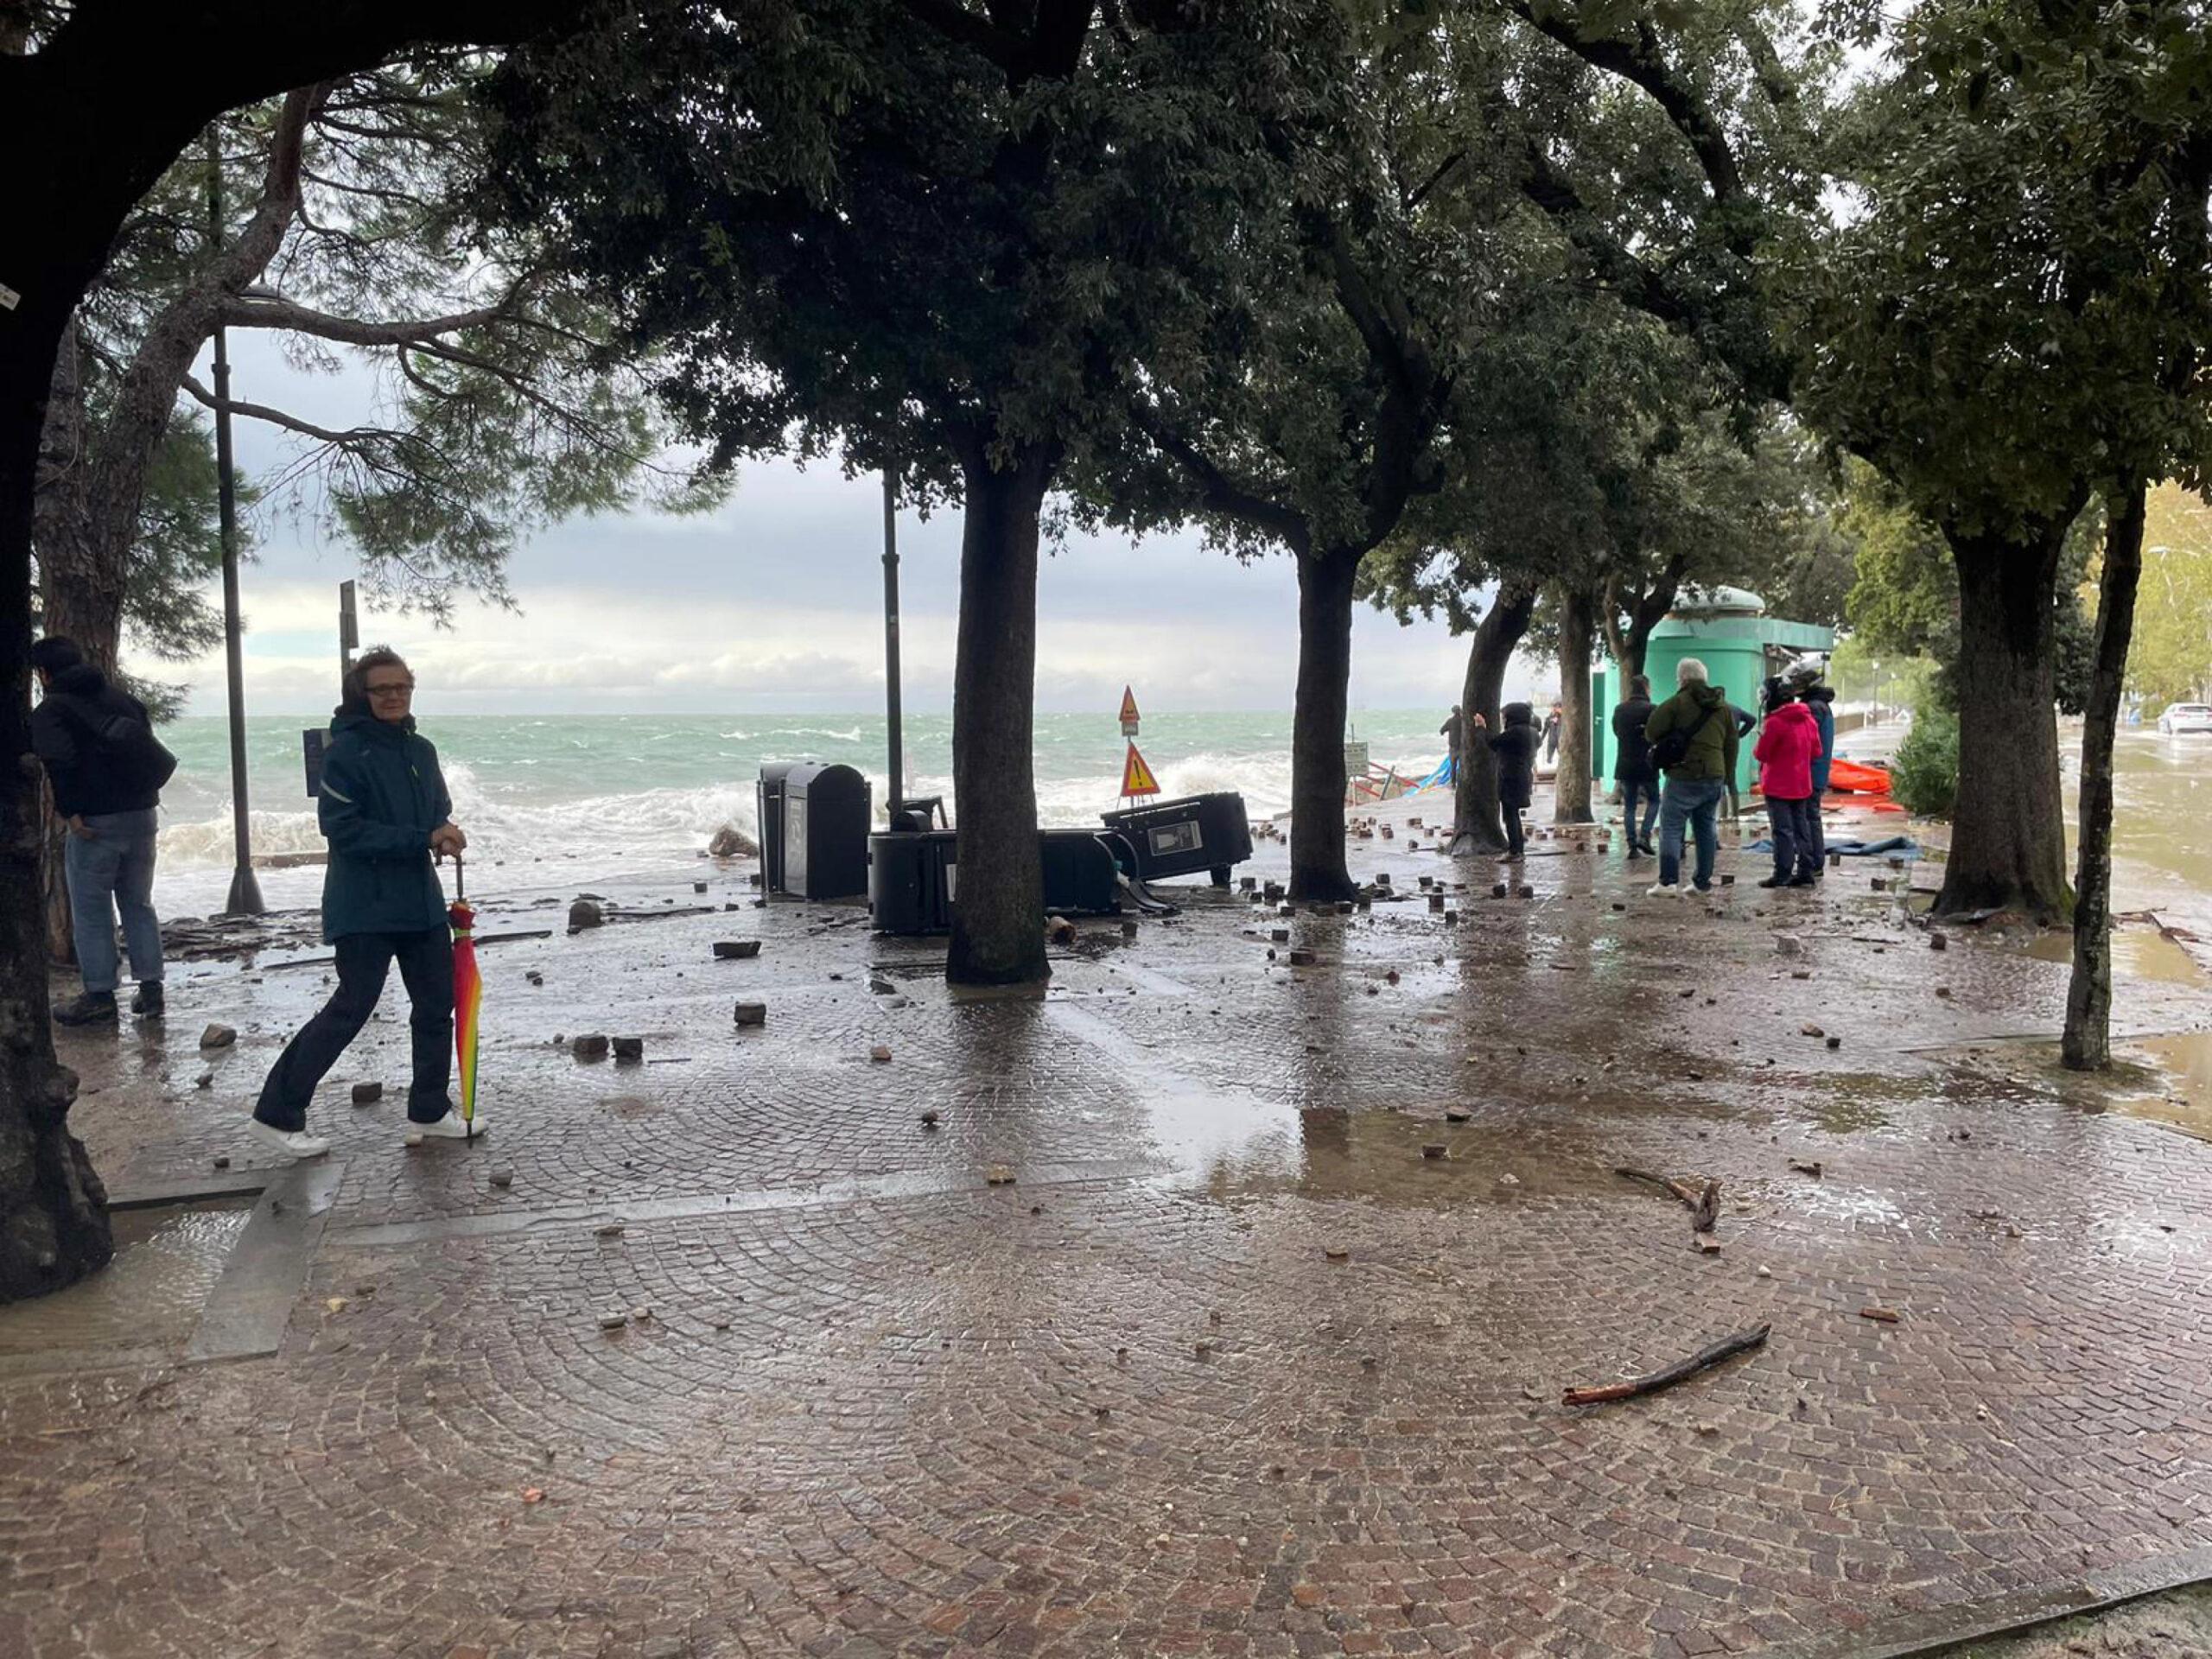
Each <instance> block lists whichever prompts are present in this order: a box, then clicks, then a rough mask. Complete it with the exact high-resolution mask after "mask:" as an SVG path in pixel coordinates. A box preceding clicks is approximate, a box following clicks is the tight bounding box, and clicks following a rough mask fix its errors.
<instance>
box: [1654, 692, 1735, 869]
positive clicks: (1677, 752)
mask: <svg viewBox="0 0 2212 1659" xmlns="http://www.w3.org/2000/svg"><path fill="white" fill-rule="evenodd" d="M1675 686H1676V688H1677V690H1675V695H1674V696H1671V697H1669V698H1668V699H1667V701H1666V702H1662V703H1661V704H1660V705H1659V706H1658V707H1657V708H1656V709H1653V710H1652V711H1651V717H1650V719H1649V720H1647V721H1645V722H1644V725H1643V735H1644V740H1645V741H1646V742H1648V743H1649V745H1650V746H1651V761H1652V765H1653V766H1655V767H1656V769H1657V770H1659V771H1661V772H1665V773H1666V775H1667V787H1666V791H1665V793H1664V794H1663V795H1662V796H1661V798H1660V804H1659V880H1658V881H1657V882H1656V884H1655V885H1654V886H1652V887H1649V888H1648V889H1647V890H1646V891H1647V892H1649V893H1650V894H1651V895H1652V896H1654V897H1668V898H1671V897H1677V896H1679V895H1680V894H1681V890H1682V888H1681V872H1682V839H1683V829H1684V826H1685V825H1687V826H1688V828H1689V829H1690V830H1691V831H1692V832H1693V833H1694V835H1695V836H1696V839H1697V873H1696V875H1695V877H1694V885H1695V886H1696V887H1697V890H1698V891H1699V892H1700V893H1709V892H1711V891H1712V890H1713V863H1714V861H1715V860H1716V859H1718V857H1719V853H1720V825H1719V809H1720V803H1721V801H1722V800H1723V799H1724V798H1726V796H1727V793H1728V779H1731V778H1732V777H1734V776H1735V774H1736V721H1735V718H1734V716H1733V715H1732V713H1731V712H1730V710H1729V708H1728V699H1727V698H1726V697H1725V696H1722V695H1721V694H1720V692H1719V690H1718V689H1717V688H1716V687H1714V686H1713V685H1711V684H1709V683H1707V677H1706V671H1705V664H1704V663H1702V662H1700V660H1699V659H1698V658H1694V657H1685V658H1682V660H1681V662H1680V663H1678V664H1675Z"/></svg>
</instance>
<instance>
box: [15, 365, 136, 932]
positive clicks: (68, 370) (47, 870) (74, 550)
mask: <svg viewBox="0 0 2212 1659" xmlns="http://www.w3.org/2000/svg"><path fill="white" fill-rule="evenodd" d="M79 351H80V347H79V340H78V334H77V329H76V325H75V324H74V323H72V324H71V325H70V327H68V328H67V330H65V331H64V332H63V334H62V337H61V347H60V350H59V351H58V352H56V353H54V378H53V379H52V380H51V381H50V382H49V383H48V391H47V404H46V419H45V422H44V423H43V425H42V426H41V429H40V435H39V466H38V484H37V493H36V495H35V497H34V499H33V502H32V506H31V537H32V540H33V543H34V544H35V546H36V548H37V550H38V582H39V610H40V618H39V629H40V632H42V633H58V634H60V635H61V636H63V637H64V638H66V639H74V640H76V641H77V642H78V643H79V645H82V646H83V647H84V649H85V652H86V656H87V657H89V658H92V660H93V662H94V663H95V664H97V665H98V666H99V667H100V668H101V669H103V670H107V671H112V670H113V669H114V667H115V653H116V641H117V637H118V635H119V634H120V633H121V632H122V626H123V620H122V612H123V593H122V583H121V581H120V580H119V579H118V582H116V583H115V584H114V588H115V592H114V603H113V605H112V606H111V607H109V606H104V605H102V604H100V603H99V596H100V590H101V588H103V587H104V586H105V584H102V583H100V582H98V581H97V580H96V577H97V572H98V564H99V562H98V561H97V560H96V559H95V558H94V556H93V555H92V550H91V548H90V546H89V545H88V544H87V538H88V537H90V536H91V535H92V533H93V519H94V498H95V495H96V491H95V489H94V487H93V483H92V474H93V466H92V453H91V449H92V439H91V435H90V432H89V429H88V427H87V423H86V414H85V383H84V376H83V373H82V365H81V360H80V357H79ZM125 556H128V552H127V549H126V553H125ZM104 613H111V620H107V622H106V625H105V627H103V626H101V620H102V617H103V614H104ZM103 645H105V648H104V649H103ZM40 817H41V822H42V823H44V825H45V836H44V850H43V862H42V865H41V874H40V880H41V886H42V893H41V899H42V902H43V904H44V906H45V912H46V951H47V957H48V961H50V962H52V963H54V964H55V965H56V966H58V967H67V966H68V965H69V964H71V963H73V962H75V961H76V959H77V951H76V938H75V934H74V927H73V922H72V920H71V918H70V914H69V887H68V883H67V880H66V879H65V877H64V875H63V874H62V864H61V858H62V849H63V846H64V844H65V842H66V840H67V835H68V830H67V827H66V826H65V825H64V824H63V823H62V822H61V820H60V817H57V816H56V815H55V813H54V803H53V798H52V797H51V795H50V794H48V793H46V792H45V791H41V807H40Z"/></svg>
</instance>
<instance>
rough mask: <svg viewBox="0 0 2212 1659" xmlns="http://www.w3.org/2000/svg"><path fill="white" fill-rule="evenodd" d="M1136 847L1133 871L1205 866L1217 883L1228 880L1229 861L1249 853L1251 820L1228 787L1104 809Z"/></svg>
mask: <svg viewBox="0 0 2212 1659" xmlns="http://www.w3.org/2000/svg"><path fill="white" fill-rule="evenodd" d="M1103 817H1104V819H1105V822H1106V826H1107V828H1109V829H1118V830H1119V831H1121V833H1122V835H1124V836H1128V839H1129V844H1130V845H1131V846H1133V847H1135V849H1136V853H1137V876H1138V879H1139V880H1145V881H1156V880H1160V879H1161V878H1162V877H1164V876H1170V875H1195V874H1197V873H1198V871H1200V870H1204V871H1205V872H1206V874H1209V875H1211V877H1212V878H1213V884H1214V886H1216V887H1227V886H1228V885H1229V872H1230V868H1231V867H1232V866H1235V865H1237V864H1241V863H1243V861H1245V860H1246V859H1248V858H1249V857H1251V856H1252V825H1251V821H1250V820H1249V818H1248V817H1246V816H1245V812H1244V798H1243V796H1242V795H1238V794H1236V793H1234V792H1233V791H1223V792H1221V793H1219V794H1214V795H1186V796H1185V797H1183V798H1182V799H1180V800H1175V801H1154V803H1152V804H1150V805H1148V806H1137V807H1131V808H1129V809H1128V810H1126V811H1122V812H1108V813H1106V814H1104V815H1103Z"/></svg>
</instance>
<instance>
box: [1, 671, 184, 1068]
mask: <svg viewBox="0 0 2212 1659" xmlns="http://www.w3.org/2000/svg"><path fill="white" fill-rule="evenodd" d="M30 658H31V670H32V672H33V673H35V675H36V676H37V677H38V683H39V690H40V691H41V696H40V699H39V705H38V707H37V708H35V709H33V710H32V711H31V749H32V752H33V753H35V754H36V755H37V756H38V758H39V760H41V762H42V763H43V764H44V765H45V767H46V776H47V781H48V783H49V784H50V785H52V786H53V789H54V810H55V811H57V812H59V813H60V815H61V816H62V817H63V818H64V819H66V820H67V823H68V825H69V839H68V842H67V847H66V848H65V849H64V851H63V854H62V871H63V874H65V875H66V876H67V879H68V882H69V918H70V923H71V925H72V926H73V929H74V930H75V932H76V936H77V971H78V974H79V976H80V977H81V978H82V980H83V982H84V989H83V992H82V993H81V994H80V995H79V996H78V997H77V998H76V999H75V1000H74V1001H69V1002H64V1003H63V1004H61V1006H60V1007H57V1008H56V1009H54V1023H55V1024H57V1025H63V1026H90V1025H112V1024H113V1023H114V1022H115V1019H116V1009H115V987H116V982H117V981H118V978H119V977H120V976H121V973H122V963H121V962H120V960H119V959H118V956H117V953H116V948H115V921H116V912H118V910H119V911H121V912H122V913H123V938H124V944H125V946H126V947H127V948H128V949H129V950H130V976H131V977H132V978H133V979H135V980H137V982H138V989H137V993H136V995H133V996H132V997H131V999H130V1011H131V1013H133V1014H139V1015H141V1016H143V1018H145V1019H148V1020H158V1019H160V1018H161V1017H162V1012H163V1003H162V924H161V918H159V917H157V916H156V915H155V914H154V837H155V833H156V822H155V809H156V807H158V806H159V805H160V804H161V798H162V790H161V785H162V781H163V779H158V778H156V776H155V773H156V772H157V771H159V770H160V768H159V767H158V766H155V765H153V764H152V761H151V759H150V757H151V756H154V755H159V756H162V758H164V759H165V758H166V751H163V750H162V749H161V747H160V746H159V744H158V743H156V741H154V736H153V729H154V728H153V721H152V720H151V719H150V717H149V715H147V713H146V705H145V704H143V703H142V702H139V701H138V699H137V698H136V697H134V696H130V695H129V694H128V693H127V692H124V691H122V690H118V689H117V688H116V687H115V686H113V685H111V684H110V683H108V677H107V676H106V675H105V674H103V673H101V672H100V671H99V669H97V668H95V667H93V666H92V664H90V663H88V662H86V660H85V657H84V653H83V652H80V651H79V650H78V649H77V647H76V645H74V644H73V643H72V642H71V641H69V640H67V639H62V638H60V636H59V635H57V634H48V636H47V637H46V638H45V639H41V640H39V641H37V642H36V643H35V644H34V645H32V646H31V651H30Z"/></svg>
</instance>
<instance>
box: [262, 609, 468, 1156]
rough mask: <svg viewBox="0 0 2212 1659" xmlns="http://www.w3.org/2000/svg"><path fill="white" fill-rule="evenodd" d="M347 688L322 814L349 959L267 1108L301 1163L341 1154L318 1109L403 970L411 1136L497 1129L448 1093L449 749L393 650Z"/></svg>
mask: <svg viewBox="0 0 2212 1659" xmlns="http://www.w3.org/2000/svg"><path fill="white" fill-rule="evenodd" d="M345 690H346V695H345V701H344V702H340V704H339V705H338V710H337V713H336V715H334V718H333V719H332V721H331V722H330V731H331V738H330V745H329V747H327V748H326V749H325V750H324V751H323V757H322V781H321V788H320V791H319V793H318V796H317V800H316V807H315V810H316V815H317V817H318V818H319V819H320V821H321V827H322V834H323V838H324V839H325V840H326V841H327V842H329V843H330V863H329V867H328V868H327V871H326V872H325V874H324V876H323V884H322V936H323V938H325V939H327V941H329V943H330V944H331V945H332V947H333V948H334V950H335V951H336V953H337V958H338V988H337V990H336V991H334V993H332V995H331V998H330V1001H329V1002H328V1003H327V1004H326V1005H325V1006H324V1007H323V1009H322V1011H321V1013H319V1014H316V1015H315V1018H313V1019H312V1020H308V1023H307V1024H306V1025H305V1026H304V1027H302V1028H301V1031H300V1033H299V1034H298V1035H297V1036H296V1037H295V1038H293V1039H292V1040H291V1041H290V1042H289V1044H287V1045H286V1046H285V1048H284V1052H283V1054H282V1055H280V1056H278V1058H277V1064H276V1065H275V1066H274V1067H272V1068H271V1069H270V1073H269V1078H268V1081H267V1082H265V1083H264V1084H262V1087H261V1099H260V1102H259V1103H258V1104H257V1105H256V1106H255V1107H254V1109H253V1124H252V1132H253V1135H254V1137H255V1138H256V1139H257V1140H259V1141H264V1142H265V1143H267V1144H268V1145H270V1146H272V1147H276V1148H277V1150H279V1151H281V1152H283V1153H286V1154H289V1155H290V1156H292V1157H294V1158H314V1157H318V1156H320V1155H321V1154H323V1153H326V1152H328V1151H329V1150H330V1142H329V1141H327V1140H325V1139H324V1138H323V1137H321V1135H309V1134H308V1132H307V1122H308V1102H309V1101H310V1100H311V1099H313V1098H314V1096H315V1085H316V1084H319V1083H321V1081H322V1079H323V1077H324V1075H325V1074H326V1073H327V1072H328V1071H329V1070H330V1068H331V1067H332V1066H334V1065H336V1064H337V1063H338V1057H339V1056H340V1054H342V1053H344V1052H346V1046H347V1045H348V1044H350V1043H351V1042H352V1041H353V1039H354V1038H356V1037H358V1036H359V1035H360V1032H361V1027H363V1026H365V1025H366V1024H367V1023H368V1019H369V1015H370V1014H372V1013H374V1012H375V1011H376V1006H377V999H378V997H380V996H382V995H384V983H385V976H386V975H387V974H388V973H389V972H390V971H391V964H392V963H394V962H397V963H398V964H399V976H400V979H401V980H402V981H403V982H404V983H405V985H406V987H407V995H408V1000H409V1001H410V1003H412V1005H413V1007H412V1011H411V1013H410V1015H409V1019H408V1024H409V1027H410V1030H411V1033H412V1035H413V1039H414V1059H415V1070H414V1080H413V1083H412V1084H411V1085H410V1088H409V1089H408V1091H407V1119H408V1123H409V1126H410V1128H411V1129H413V1130H415V1131H416V1132H417V1133H419V1134H423V1135H437V1136H441V1137H444V1138H448V1139H452V1140H455V1141H464V1140H467V1139H468V1138H469V1136H470V1135H481V1134H482V1133H483V1132H484V1129H485V1127H486V1126H485V1122H484V1115H483V1114H482V1113H481V1112H479V1113H477V1114H476V1116H475V1117H474V1121H473V1122H463V1121H462V1120H461V1115H460V1114H459V1113H457V1112H456V1111H454V1109H453V1102H452V1101H451V1100H450V1099H449V1098H448V1096H447V1093H446V1088H447V1084H448V1082H449V1081H450V1079H451V1077H452V1075H453V1058H454V1052H453V933H452V930H451V927H450V925H449V924H448V921H447V918H446V900H445V893H444V891H443V889H442V888H441V887H440V886H439V885H438V873H437V871H436V869H435V868H434V865H435V862H436V861H440V860H442V859H443V858H445V857H446V856H447V855H448V854H450V855H454V856H456V857H458V856H459V855H460V854H461V850H462V849H464V848H466V847H467V845H468V837H467V836H464V835H463V834H461V830H460V829H459V828H458V827H456V826H455V824H454V822H453V801H452V798H451V797H450V796H448V794H447V792H446V780H445V775H444V774H443V773H442V772H440V771H439V770H438V752H437V750H436V749H435V748H433V747H431V746H430V741H429V739H428V738H425V737H422V736H420V735H418V734H416V730H415V716H414V715H413V713H412V712H411V709H412V703H413V699H414V695H415V676H414V674H413V673H412V672H411V671H410V670H409V669H408V666H407V664H406V663H405V661H404V660H403V659H402V658H401V657H400V655H399V653H398V652H396V651H393V650H391V648H390V647H389V646H386V645H378V646H375V647H373V648H372V649H371V650H369V651H367V652H363V653H362V655H361V658H360V660H359V661H358V662H356V663H355V664H353V668H352V669H351V670H350V671H348V672H347V674H346V689H345Z"/></svg>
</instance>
